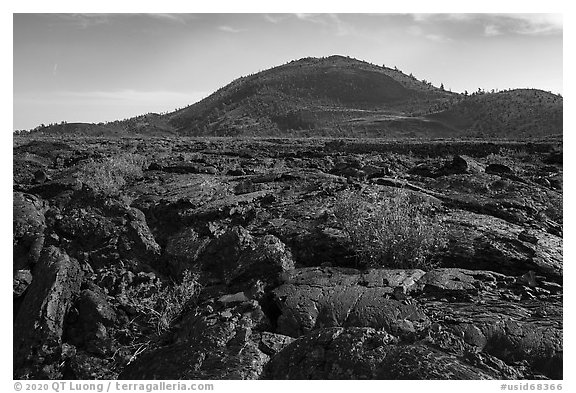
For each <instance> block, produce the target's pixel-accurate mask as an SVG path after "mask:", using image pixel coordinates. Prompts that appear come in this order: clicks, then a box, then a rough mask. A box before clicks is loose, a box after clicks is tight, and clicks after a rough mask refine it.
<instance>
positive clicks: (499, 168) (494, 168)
mask: <svg viewBox="0 0 576 393" xmlns="http://www.w3.org/2000/svg"><path fill="white" fill-rule="evenodd" d="M486 173H490V174H492V175H510V174H512V173H514V171H513V170H512V168H510V167H509V166H508V165H504V164H490V165H488V166H487V167H486Z"/></svg>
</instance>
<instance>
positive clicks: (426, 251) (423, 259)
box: [334, 190, 446, 269]
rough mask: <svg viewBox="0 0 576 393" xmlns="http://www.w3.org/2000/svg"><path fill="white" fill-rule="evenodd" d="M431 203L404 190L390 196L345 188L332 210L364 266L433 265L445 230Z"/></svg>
mask: <svg viewBox="0 0 576 393" xmlns="http://www.w3.org/2000/svg"><path fill="white" fill-rule="evenodd" d="M430 208H431V206H430V204H429V203H427V202H426V201H424V200H422V199H421V198H419V197H418V196H416V195H414V194H412V193H409V192H408V191H405V190H395V192H394V193H393V195H392V196H388V197H383V198H382V197H379V196H378V195H377V194H375V193H372V194H363V193H359V192H346V193H344V194H343V195H342V197H341V199H340V200H339V201H338V202H337V203H336V206H335V209H334V214H335V216H336V218H337V220H338V221H339V222H340V224H341V225H342V227H343V228H344V230H345V232H346V233H347V234H348V236H349V238H350V240H351V242H352V244H353V246H354V247H355V249H356V252H357V255H358V262H359V264H361V265H363V266H366V267H391V268H421V269H427V268H431V267H433V266H434V265H435V262H434V260H433V258H432V256H433V253H434V251H435V250H438V249H440V248H442V247H444V246H445V244H446V240H445V239H446V238H445V233H444V230H443V228H442V226H441V224H440V222H439V220H438V218H437V217H435V216H434V215H433V212H432V211H431V209H430Z"/></svg>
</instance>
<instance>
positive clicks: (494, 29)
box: [484, 25, 502, 37]
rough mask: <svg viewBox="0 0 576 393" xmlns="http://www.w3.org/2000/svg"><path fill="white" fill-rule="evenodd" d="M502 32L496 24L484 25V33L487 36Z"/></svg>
mask: <svg viewBox="0 0 576 393" xmlns="http://www.w3.org/2000/svg"><path fill="white" fill-rule="evenodd" d="M501 34H502V32H501V31H500V29H499V28H498V26H496V25H486V26H484V35H485V36H486V37H494V36H497V35H501Z"/></svg>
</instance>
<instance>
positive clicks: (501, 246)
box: [443, 211, 563, 280]
mask: <svg viewBox="0 0 576 393" xmlns="http://www.w3.org/2000/svg"><path fill="white" fill-rule="evenodd" d="M444 223H445V224H446V226H447V228H448V239H449V244H448V247H447V249H446V251H445V254H444V256H443V261H444V265H445V266H446V265H451V266H457V267H462V268H474V269H484V270H492V271H495V272H499V273H503V274H507V275H521V274H524V273H526V272H527V271H528V270H534V271H535V272H536V273H538V274H542V275H544V276H546V277H549V278H550V279H553V280H561V279H562V261H563V258H562V244H563V242H562V238H561V237H558V236H555V235H552V234H549V233H546V232H543V231H537V230H534V231H532V234H533V236H535V238H536V239H537V242H536V243H533V239H532V241H530V242H528V241H523V240H521V239H520V238H519V235H520V233H522V231H523V230H524V228H523V227H521V226H519V225H516V224H511V223H509V222H507V221H505V220H502V219H499V218H495V217H492V216H487V215H482V214H475V213H470V212H464V211H459V212H453V213H450V214H449V215H447V216H446V218H445V219H444ZM520 237H521V236H520Z"/></svg>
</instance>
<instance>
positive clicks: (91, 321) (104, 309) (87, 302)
mask: <svg viewBox="0 0 576 393" xmlns="http://www.w3.org/2000/svg"><path fill="white" fill-rule="evenodd" d="M75 307H76V311H77V315H76V316H75V318H74V319H75V321H74V322H73V323H70V324H69V325H68V327H67V332H66V337H67V341H68V342H69V343H70V344H73V345H76V346H83V347H84V348H85V349H86V350H87V351H88V352H92V353H96V354H100V355H104V354H106V353H107V352H108V351H109V350H110V349H111V339H110V338H109V334H108V331H107V327H110V326H113V325H114V324H115V323H116V320H117V316H116V311H115V310H114V308H113V307H112V306H111V305H110V303H109V302H108V301H107V299H106V295H105V294H104V293H103V292H102V291H101V290H98V287H97V286H95V288H94V290H90V289H85V290H83V291H82V292H81V293H80V297H79V298H78V300H77V301H76V303H75Z"/></svg>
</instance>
